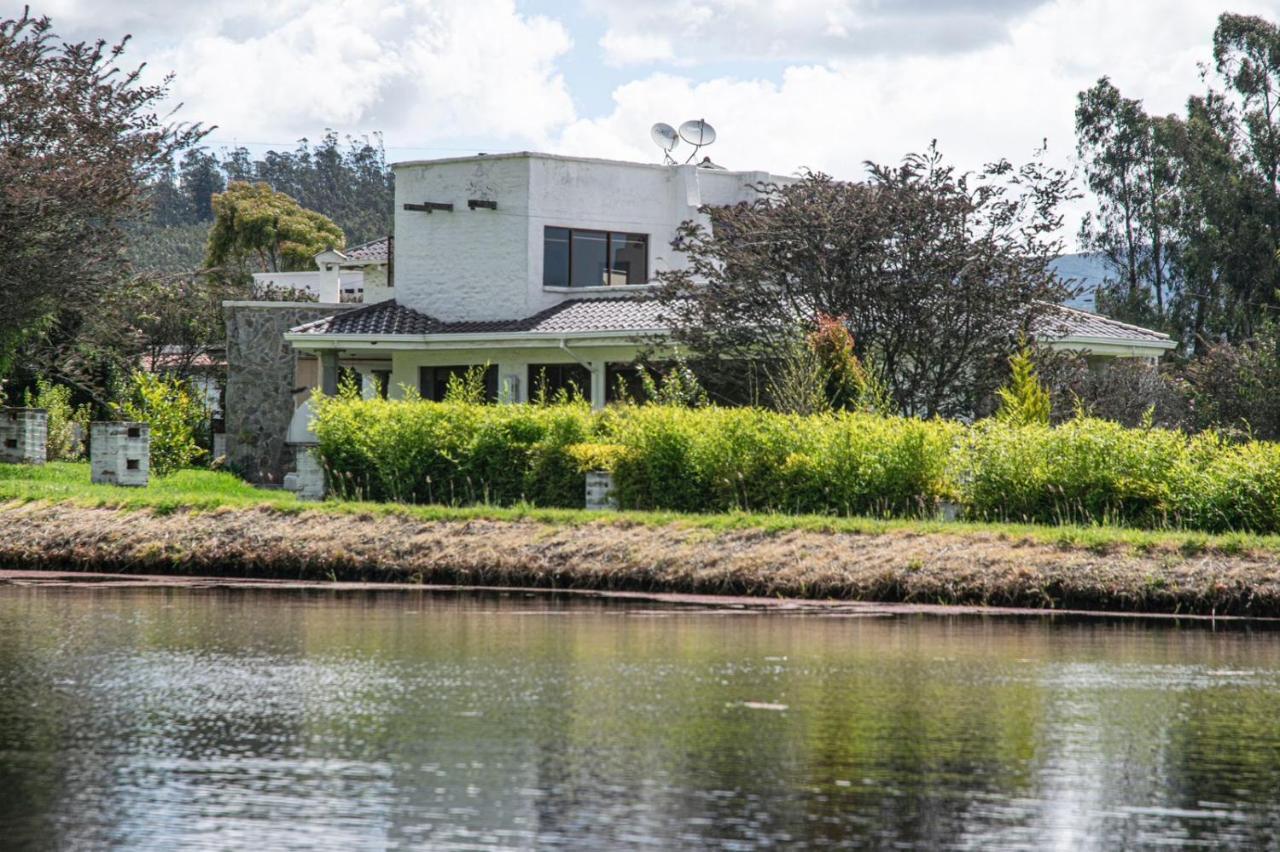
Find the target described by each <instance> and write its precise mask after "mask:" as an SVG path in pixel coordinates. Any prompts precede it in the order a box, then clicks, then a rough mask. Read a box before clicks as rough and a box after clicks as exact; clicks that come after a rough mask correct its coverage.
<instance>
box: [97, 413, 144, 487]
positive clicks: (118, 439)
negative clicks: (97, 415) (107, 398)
mask: <svg viewBox="0 0 1280 852" xmlns="http://www.w3.org/2000/svg"><path fill="white" fill-rule="evenodd" d="M89 469H90V471H91V478H92V480H93V482H94V483H96V484H105V485H131V486H143V485H146V484H147V482H148V481H149V480H150V476H151V427H150V426H148V425H147V424H146V423H129V422H114V421H99V422H96V423H90V424H89Z"/></svg>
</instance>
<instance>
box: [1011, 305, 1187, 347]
mask: <svg viewBox="0 0 1280 852" xmlns="http://www.w3.org/2000/svg"><path fill="white" fill-rule="evenodd" d="M1035 333H1036V334H1038V335H1041V336H1044V337H1051V338H1056V339H1061V338H1064V337H1097V338H1107V339H1111V340H1116V341H1119V342H1135V341H1136V342H1142V343H1170V342H1172V341H1170V339H1169V335H1167V334H1164V333H1163V332H1159V331H1153V330H1152V329H1149V328H1143V327H1142V326H1139V325H1130V324H1129V323H1127V322H1120V321H1119V320H1113V319H1108V318H1107V317H1104V316H1102V315H1100V314H1092V313H1089V312H1088V311H1082V310H1079V309H1077V308H1069V307H1067V306H1066V305H1054V306H1053V310H1052V311H1047V312H1045V314H1044V315H1043V316H1041V317H1040V318H1039V319H1038V320H1037V321H1036V323H1035Z"/></svg>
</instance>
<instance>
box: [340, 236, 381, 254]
mask: <svg viewBox="0 0 1280 852" xmlns="http://www.w3.org/2000/svg"><path fill="white" fill-rule="evenodd" d="M389 239H391V235H390V234H387V235H386V236H385V237H374V238H373V239H371V240H365V241H364V242H362V243H357V244H356V245H354V246H347V247H346V248H344V249H342V251H344V252H347V251H356V250H357V249H362V248H365V247H366V246H371V245H373V244H375V243H385V242H386V241H387V240H389Z"/></svg>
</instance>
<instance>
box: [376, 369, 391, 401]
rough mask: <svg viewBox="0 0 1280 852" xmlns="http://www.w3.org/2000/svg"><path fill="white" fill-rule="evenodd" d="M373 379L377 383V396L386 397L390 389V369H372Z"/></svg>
mask: <svg viewBox="0 0 1280 852" xmlns="http://www.w3.org/2000/svg"><path fill="white" fill-rule="evenodd" d="M372 372H373V380H374V382H375V383H376V384H377V388H378V396H379V397H381V398H382V399H386V398H387V392H388V391H389V390H390V389H391V371H390V370H373V371H372Z"/></svg>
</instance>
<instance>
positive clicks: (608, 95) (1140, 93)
mask: <svg viewBox="0 0 1280 852" xmlns="http://www.w3.org/2000/svg"><path fill="white" fill-rule="evenodd" d="M24 2H26V0H24ZM1224 2H1226V0H1213V1H1212V2H1205V1H1204V0H774V2H767V0H648V2H646V0H562V2H550V0H306V2H300V0H266V2H264V0H165V2H163V3H157V2H139V0H31V6H32V11H33V13H36V14H45V15H49V16H50V17H51V18H52V19H53V21H54V29H55V31H56V32H58V33H59V34H60V35H61V36H63V37H64V38H67V39H68V40H81V39H94V38H106V39H108V40H112V39H118V38H119V37H121V36H123V35H125V34H131V35H132V36H133V40H132V42H131V45H130V48H129V51H128V53H127V57H129V58H130V59H131V60H132V61H134V62H142V61H146V62H147V63H148V73H149V74H152V75H154V76H155V77H160V76H162V75H164V74H168V73H172V74H173V75H174V76H173V79H172V82H171V83H170V88H171V93H172V98H171V100H172V103H173V105H177V104H179V103H180V104H181V105H182V106H181V109H180V110H179V111H178V112H177V113H176V117H177V118H180V119H183V120H187V121H199V122H203V123H205V124H206V125H216V126H217V128H216V129H215V130H214V131H213V132H212V133H211V134H210V136H209V137H208V140H207V142H206V144H208V145H209V146H210V147H212V148H214V149H218V148H221V147H230V146H235V145H245V146H247V147H249V148H250V149H251V150H255V151H260V150H262V149H265V148H267V147H274V148H288V147H292V146H293V145H294V143H295V142H296V141H297V140H298V139H300V138H302V137H307V138H310V139H316V138H318V137H319V136H320V135H321V134H322V133H323V132H324V131H325V129H327V128H332V129H334V130H336V131H338V132H339V133H341V134H343V135H346V134H351V135H356V136H359V135H363V134H369V133H373V132H380V133H381V134H382V137H383V141H384V144H385V146H386V149H387V156H388V159H390V160H392V161H397V160H408V159H426V158H433V157H449V156H460V155H465V154H470V153H476V152H480V151H485V152H489V153H493V152H497V151H509V150H526V149H528V150H539V151H550V152H555V153H564V154H575V155H583V156H595V157H611V158H620V159H628V160H640V161H646V162H660V161H661V158H662V152H661V151H660V150H659V149H658V148H657V147H656V146H655V145H654V144H653V143H652V142H651V141H650V138H649V127H650V126H651V125H652V124H653V123H654V122H658V121H664V122H667V123H669V124H672V125H679V123H680V122H682V121H684V120H686V119H690V118H705V119H706V120H707V121H709V122H710V123H711V124H712V125H713V126H715V128H716V129H717V131H718V135H719V138H718V140H717V141H716V143H715V145H714V146H713V147H712V148H710V149H707V151H706V153H709V154H710V155H711V156H712V158H713V159H714V160H715V161H716V162H718V163H721V164H722V165H725V166H727V167H729V168H739V169H767V170H770V171H772V172H774V173H777V174H793V173H796V172H797V171H799V170H801V169H813V170H820V171H824V172H827V173H829V174H832V175H835V176H837V177H841V178H849V179H856V178H859V177H861V176H862V175H863V174H865V166H864V163H865V162H866V161H868V160H872V161H876V162H882V163H892V162H896V161H898V160H899V159H900V158H901V157H902V155H903V154H905V153H907V152H910V151H919V150H922V149H923V148H925V147H926V146H927V145H928V144H929V143H930V141H931V140H934V139H936V140H937V141H938V145H939V147H940V149H941V150H942V152H943V154H944V155H945V156H946V157H947V158H948V159H949V160H950V161H952V162H954V163H955V164H957V165H958V166H960V167H961V168H965V169H972V168H978V167H980V166H981V165H982V164H983V163H985V162H990V161H992V160H996V159H999V158H1001V157H1007V158H1009V159H1010V160H1013V161H1015V162H1018V161H1023V160H1026V159H1028V158H1030V157H1031V156H1033V154H1034V153H1035V151H1036V149H1037V148H1038V147H1039V146H1041V145H1042V144H1047V146H1048V147H1047V155H1046V156H1047V157H1048V158H1049V159H1050V160H1051V161H1052V162H1054V163H1056V164H1059V165H1062V166H1064V167H1068V168H1070V167H1072V166H1073V165H1074V163H1075V153H1074V148H1075V140H1074V133H1073V110H1074V107H1075V97H1076V94H1077V93H1078V92H1079V91H1080V90H1082V89H1084V88H1087V87H1088V86H1090V85H1092V84H1093V83H1094V82H1095V81H1096V80H1097V79H1098V78H1099V77H1101V76H1103V75H1107V76H1109V77H1111V79H1112V80H1113V81H1114V82H1115V83H1116V85H1117V86H1118V87H1119V88H1120V90H1121V91H1122V92H1123V93H1125V94H1126V95H1127V96H1129V97H1135V98H1139V99H1141V100H1142V101H1143V102H1144V103H1145V104H1146V106H1147V108H1148V110H1149V111H1151V112H1153V113H1169V112H1177V111H1180V110H1181V107H1182V105H1183V103H1184V102H1185V100H1186V97H1187V96H1188V95H1189V94H1191V93H1193V92H1197V91H1200V90H1202V88H1203V84H1202V82H1201V81H1200V74H1201V67H1200V66H1201V65H1203V64H1205V63H1208V62H1209V61H1210V58H1211V57H1210V41H1211V37H1212V33H1213V28H1214V23H1215V21H1216V18H1217V16H1218V14H1220V13H1221V12H1222V11H1224V9H1228V8H1229V9H1230V11H1234V12H1241V13H1249V14H1260V15H1264V16H1266V17H1269V18H1272V19H1280V0H1231V3H1230V6H1226V7H1224V6H1223V5H1222V4H1223V3H1224ZM7 5H14V4H13V0H0V11H6V10H4V7H5V6H7ZM21 5H22V4H20V3H19V4H16V6H15V8H13V9H10V10H7V14H13V13H16V12H20V11H21ZM7 14H6V16H7ZM686 150H687V149H686ZM676 153H677V154H679V153H680V151H679V149H677V151H676ZM1083 204H1084V203H1083V202H1082V203H1081V204H1079V205H1076V206H1075V208H1074V209H1073V212H1072V217H1073V219H1074V218H1078V215H1079V213H1080V212H1081V210H1082V209H1083ZM1071 230H1072V231H1074V228H1072V229H1071Z"/></svg>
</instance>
